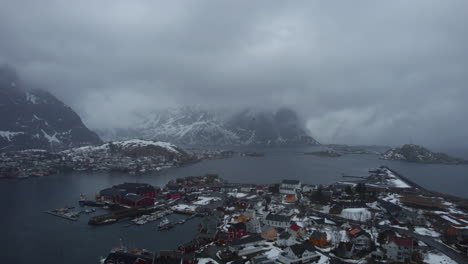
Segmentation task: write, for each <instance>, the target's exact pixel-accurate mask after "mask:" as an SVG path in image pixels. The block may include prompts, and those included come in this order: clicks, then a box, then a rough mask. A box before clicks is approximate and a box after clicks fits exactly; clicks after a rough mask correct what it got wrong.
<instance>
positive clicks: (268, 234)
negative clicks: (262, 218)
mask: <svg viewBox="0 0 468 264" xmlns="http://www.w3.org/2000/svg"><path fill="white" fill-rule="evenodd" d="M277 235H278V230H277V229H276V228H275V227H273V226H269V225H264V226H263V227H262V233H261V236H262V237H263V238H264V239H265V240H268V241H273V240H275V239H276V237H277Z"/></svg>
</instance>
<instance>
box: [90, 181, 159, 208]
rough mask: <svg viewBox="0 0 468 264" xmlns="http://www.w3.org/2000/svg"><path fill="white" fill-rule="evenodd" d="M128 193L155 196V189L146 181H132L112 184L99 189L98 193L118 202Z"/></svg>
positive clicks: (102, 196)
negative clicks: (109, 186) (110, 186)
mask: <svg viewBox="0 0 468 264" xmlns="http://www.w3.org/2000/svg"><path fill="white" fill-rule="evenodd" d="M129 193H131V194H136V195H139V196H144V197H150V198H154V197H156V189H155V188H154V187H153V186H151V185H149V184H146V183H132V182H126V183H122V184H118V185H114V186H112V188H107V189H104V190H101V191H100V192H99V195H100V196H101V198H102V199H104V200H107V201H112V202H114V203H120V202H121V201H122V200H123V198H124V197H125V195H127V194H129Z"/></svg>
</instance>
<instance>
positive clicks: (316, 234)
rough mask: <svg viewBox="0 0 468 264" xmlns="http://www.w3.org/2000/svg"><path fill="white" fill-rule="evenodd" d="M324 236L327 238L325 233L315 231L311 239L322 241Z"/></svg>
mask: <svg viewBox="0 0 468 264" xmlns="http://www.w3.org/2000/svg"><path fill="white" fill-rule="evenodd" d="M324 235H325V237H326V236H327V233H323V232H320V231H317V230H314V232H312V235H311V237H312V238H313V239H316V240H321V239H322V237H323V236H324Z"/></svg>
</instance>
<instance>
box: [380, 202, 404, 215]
mask: <svg viewBox="0 0 468 264" xmlns="http://www.w3.org/2000/svg"><path fill="white" fill-rule="evenodd" d="M379 204H380V206H382V207H383V208H384V209H385V211H387V212H388V213H398V212H400V211H401V210H402V208H401V207H400V206H398V205H396V204H394V203H391V202H387V201H384V200H379Z"/></svg>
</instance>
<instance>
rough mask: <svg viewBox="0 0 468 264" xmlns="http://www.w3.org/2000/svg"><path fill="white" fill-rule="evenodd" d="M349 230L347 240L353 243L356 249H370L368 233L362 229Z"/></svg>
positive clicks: (370, 240) (370, 242)
mask: <svg viewBox="0 0 468 264" xmlns="http://www.w3.org/2000/svg"><path fill="white" fill-rule="evenodd" d="M351 232H352V233H351ZM351 232H348V236H349V240H350V242H351V243H353V245H354V248H355V249H356V251H368V250H370V248H371V244H372V238H371V236H370V234H369V233H367V232H366V231H364V230H359V231H358V232H353V230H352V231H351Z"/></svg>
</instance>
